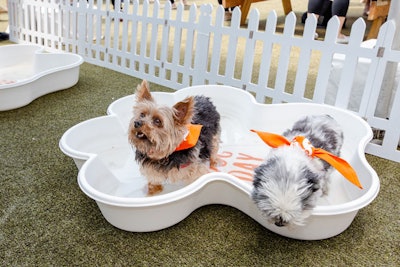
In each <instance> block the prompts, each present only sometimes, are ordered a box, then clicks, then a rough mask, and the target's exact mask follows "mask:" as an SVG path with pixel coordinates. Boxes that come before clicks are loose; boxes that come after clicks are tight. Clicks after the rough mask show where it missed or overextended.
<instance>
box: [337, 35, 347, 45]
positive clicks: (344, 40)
mask: <svg viewBox="0 0 400 267" xmlns="http://www.w3.org/2000/svg"><path fill="white" fill-rule="evenodd" d="M336 43H338V44H348V43H349V37H348V36H346V35H341V36H340V37H338V38H336Z"/></svg>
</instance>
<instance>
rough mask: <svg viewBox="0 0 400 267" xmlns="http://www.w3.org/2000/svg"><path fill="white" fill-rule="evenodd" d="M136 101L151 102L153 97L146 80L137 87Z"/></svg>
mask: <svg viewBox="0 0 400 267" xmlns="http://www.w3.org/2000/svg"><path fill="white" fill-rule="evenodd" d="M136 99H137V101H143V100H148V101H153V97H152V96H151V93H150V89H149V84H148V82H147V81H146V80H143V81H142V83H141V84H139V85H138V86H137V89H136Z"/></svg>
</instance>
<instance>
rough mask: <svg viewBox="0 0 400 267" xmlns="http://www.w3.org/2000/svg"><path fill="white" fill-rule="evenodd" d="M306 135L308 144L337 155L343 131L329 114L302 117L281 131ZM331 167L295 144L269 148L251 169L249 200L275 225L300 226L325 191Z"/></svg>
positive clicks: (287, 133) (290, 137)
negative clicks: (252, 169) (253, 171)
mask: <svg viewBox="0 0 400 267" xmlns="http://www.w3.org/2000/svg"><path fill="white" fill-rule="evenodd" d="M283 136H285V137H286V138H287V139H288V140H289V141H291V140H292V139H293V138H294V137H295V136H304V137H306V138H307V139H308V140H309V141H310V143H311V144H312V146H314V147H315V148H322V149H324V150H326V151H328V152H330V153H332V154H335V155H337V156H339V153H340V149H341V147H342V144H343V132H342V130H341V128H340V126H339V124H338V123H337V122H336V121H335V120H334V119H333V118H332V117H330V116H329V115H320V116H315V115H314V116H306V117H304V118H302V119H300V120H299V121H297V122H296V123H295V124H294V126H293V128H292V129H290V130H286V131H285V132H284V133H283ZM331 169H332V167H331V166H330V165H329V164H328V163H327V162H325V161H323V160H321V159H319V158H316V157H314V158H313V157H310V156H309V155H308V154H307V153H306V151H304V149H303V148H301V147H300V146H298V145H290V146H286V145H284V146H280V147H277V148H273V149H272V150H271V152H270V153H269V154H268V156H267V159H266V160H265V161H264V162H263V163H262V164H261V165H260V166H259V167H257V168H256V169H255V173H254V180H253V186H254V187H253V192H252V199H253V200H254V202H255V203H256V205H257V206H258V208H259V209H260V210H261V211H262V213H263V214H264V215H265V216H266V217H267V218H268V219H269V220H270V221H271V222H272V223H274V224H275V225H276V226H279V227H282V226H289V225H304V224H305V221H306V218H307V217H309V216H310V214H311V211H312V209H313V208H314V207H315V205H316V202H317V200H318V198H319V197H321V196H322V195H324V194H326V193H327V191H328V183H329V175H330V171H331Z"/></svg>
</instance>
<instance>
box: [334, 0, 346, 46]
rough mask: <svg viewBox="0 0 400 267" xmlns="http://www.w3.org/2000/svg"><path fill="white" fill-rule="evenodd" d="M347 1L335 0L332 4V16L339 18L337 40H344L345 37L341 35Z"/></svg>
mask: <svg viewBox="0 0 400 267" xmlns="http://www.w3.org/2000/svg"><path fill="white" fill-rule="evenodd" d="M349 4H350V1H349V0H335V1H333V2H332V16H338V18H339V23H340V24H339V31H338V39H346V38H345V37H346V36H345V35H344V34H342V28H343V24H344V21H345V20H346V15H347V11H348V9H349Z"/></svg>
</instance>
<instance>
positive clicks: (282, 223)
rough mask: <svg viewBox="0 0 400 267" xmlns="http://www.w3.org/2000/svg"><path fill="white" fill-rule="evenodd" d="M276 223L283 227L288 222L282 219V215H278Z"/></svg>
mask: <svg viewBox="0 0 400 267" xmlns="http://www.w3.org/2000/svg"><path fill="white" fill-rule="evenodd" d="M275 225H276V226H278V227H282V226H285V225H286V224H285V222H284V221H283V220H282V217H278V218H276V220H275Z"/></svg>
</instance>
